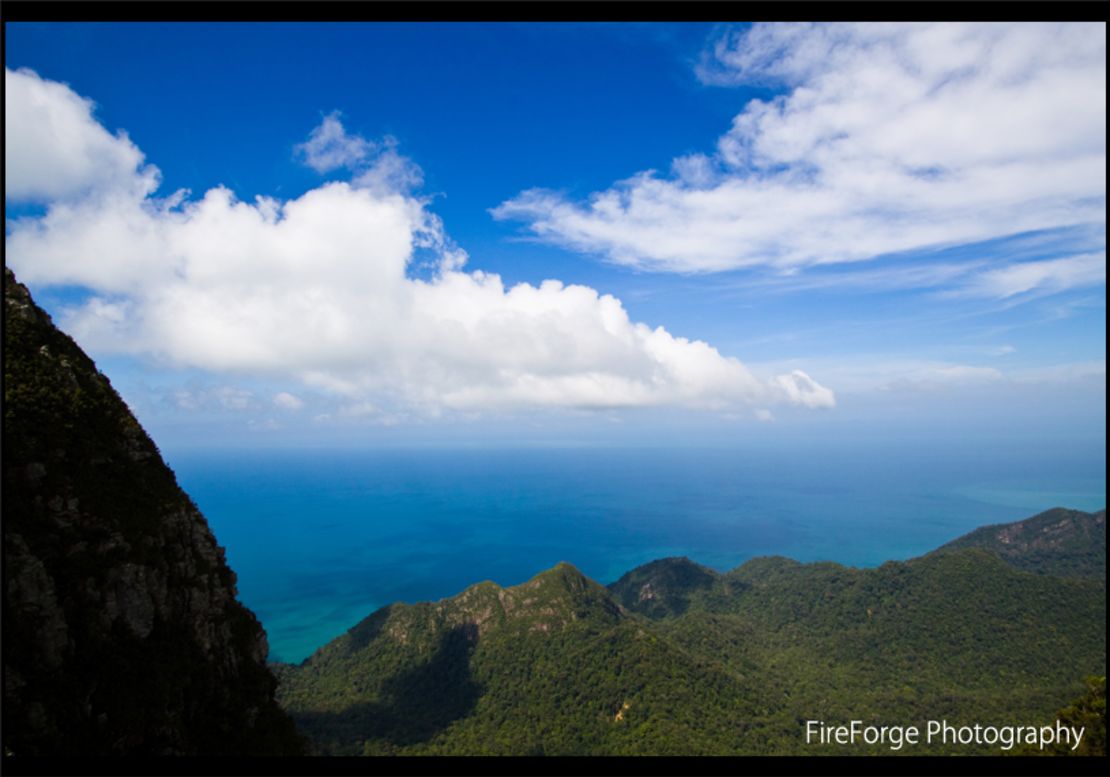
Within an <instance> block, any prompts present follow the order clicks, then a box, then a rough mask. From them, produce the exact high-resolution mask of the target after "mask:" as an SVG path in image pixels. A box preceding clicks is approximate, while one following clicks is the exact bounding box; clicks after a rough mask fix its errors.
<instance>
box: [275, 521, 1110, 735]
mask: <svg viewBox="0 0 1110 777" xmlns="http://www.w3.org/2000/svg"><path fill="white" fill-rule="evenodd" d="M1049 512H1050V513H1053V514H1055V512H1054V511H1049ZM1068 514H1069V516H1070V520H1071V522H1072V523H1071V525H1072V529H1069V530H1068V532H1067V533H1070V534H1074V536H1075V537H1086V538H1090V537H1092V536H1096V535H1095V532H1093V531H1088V529H1089V528H1090V525H1092V524H1097V521H1098V520H1099V518H1098V516H1099V515H1100V513H1095V514H1086V513H1077V512H1076V511H1070V512H1069V513H1068ZM1043 515H1046V514H1042V516H1043ZM1042 516H1035V517H1034V518H1032V519H1029V520H1028V521H1023V522H1018V524H1011V525H1010V526H1011V527H1016V528H1011V529H1010V531H1012V532H1017V533H1018V534H1022V533H1023V532H1025V531H1028V529H1026V528H1023V527H1022V526H1021V524H1025V523H1029V522H1032V524H1031V525H1032V527H1033V528H1034V529H1036V528H1037V527H1039V526H1040V524H1041V523H1043V522H1044V519H1043V517H1042ZM990 536H993V535H982V534H977V533H976V532H972V533H971V534H969V535H967V537H966V538H961V540H965V541H964V542H963V543H962V544H963V545H964V546H965V547H951V545H952V543H950V544H949V545H948V546H945V547H944V548H943V549H938V551H935V552H933V553H929V554H926V555H924V556H922V557H919V558H916V559H911V560H909V561H905V562H887V563H886V564H883V565H882V566H880V567H877V568H874V569H855V568H851V567H845V566H842V565H840V564H835V563H831V562H822V563H814V564H801V563H799V562H797V561H793V560H791V559H787V558H782V557H764V558H756V559H751V560H749V561H748V562H745V563H744V564H742V565H740V566H739V567H737V568H736V569H733V570H731V571H729V572H726V573H723V574H722V573H718V572H715V571H714V570H711V569H709V568H707V567H703V566H701V565H699V564H696V563H695V562H693V561H690V560H689V559H686V558H670V559H660V560H658V561H654V562H651V563H649V564H645V565H643V566H641V567H637V568H636V569H634V570H631V571H630V572H628V573H627V574H625V575H624V576H622V577H621V578H620V579H619V580H618V581H616V582H615V583H613V584H612V585H610V586H609V587H608V588H605V587H602V586H600V585H599V584H597V583H594V582H593V581H590V580H589V579H588V578H586V577H585V576H584V575H582V574H581V573H580V572H579V571H578V570H576V569H574V567H572V566H571V565H569V564H565V563H563V564H560V565H558V566H557V567H555V568H554V569H552V570H548V571H546V572H543V573H540V574H539V575H537V576H536V577H535V578H533V579H532V580H530V581H528V582H526V583H523V584H521V585H519V586H513V587H510V588H502V587H500V586H498V585H496V584H494V583H490V582H485V583H480V584H478V585H475V586H471V587H470V588H468V589H466V591H464V592H462V593H461V594H459V595H457V596H455V597H451V598H449V599H444V600H441V601H439V602H435V603H421V604H415V605H401V604H399V605H392V606H390V607H387V608H383V609H382V610H379V611H378V612H376V613H374V614H373V615H371V616H370V617H369V618H367V619H365V620H364V621H362V622H361V623H360V624H358V625H357V626H356V627H354V628H353V629H351V630H350V632H348V634H346V635H344V636H342V637H340V638H338V639H336V640H334V641H333V642H331V643H329V644H328V645H326V646H325V647H323V648H321V649H320V650H319V651H318V652H317V653H316V654H314V655H313V656H311V657H310V658H309V659H307V660H306V661H305V662H303V663H302V664H301V665H299V666H291V665H281V666H279V667H278V669H277V671H278V674H279V677H280V680H281V684H280V687H279V700H280V701H281V703H282V704H283V705H284V706H285V707H286V709H288V710H289V712H290V713H291V714H292V715H293V717H294V719H295V720H296V721H297V723H298V725H299V726H300V727H301V729H302V731H304V732H305V733H306V734H307V735H308V736H309V737H310V738H311V739H312V740H313V741H314V743H315V746H316V747H317V749H318V751H319V752H321V753H342V754H358V753H364V754H387V753H388V754H393V753H406V754H417V753H420V754H538V753H550V754H703V755H704V754H818V753H841V754H844V752H845V751H844V750H843V749H837V748H836V747H835V746H819V745H807V744H805V742H804V728H803V724H804V721H805V720H807V719H819V720H829V721H846V720H851V719H854V718H855V719H863V720H868V721H874V722H876V723H890V722H892V721H894V722H897V721H905V722H906V723H907V724H910V723H919V724H923V721H925V720H928V719H937V718H940V717H947V718H949V719H955V720H964V721H965V722H972V723H973V722H976V721H984V722H992V721H993V722H995V723H1004V722H1005V721H1010V722H1011V723H1014V724H1032V723H1035V722H1037V721H1040V720H1048V719H1049V718H1050V716H1051V715H1053V714H1054V713H1055V711H1056V710H1058V709H1060V708H1061V707H1062V706H1064V705H1065V704H1067V703H1068V702H1070V701H1071V700H1072V699H1074V698H1075V697H1076V696H1077V695H1078V694H1079V693H1080V692H1081V691H1082V689H1083V688H1084V684H1083V683H1084V678H1085V677H1086V676H1087V675H1105V664H1106V651H1105V622H1106V618H1105V610H1106V594H1105V581H1104V580H1095V579H1089V578H1084V577H1060V576H1052V575H1048V574H1043V573H1040V572H1031V571H1027V569H1024V568H1022V567H1023V566H1028V563H1027V559H1024V558H1023V557H1022V554H1021V553H1020V552H1018V553H1014V552H1011V553H1009V554H1008V555H1007V556H1005V557H1000V556H999V555H997V554H996V553H994V552H992V551H991V550H989V549H987V548H988V547H989V546H990V543H989V542H987V541H986V539H984V537H986V538H988V539H989V537H990ZM1078 544H1079V543H1078V542H1071V541H1070V540H1069V541H1068V542H1054V543H1053V544H1052V546H1051V548H1050V549H1048V550H1046V549H1045V548H1043V547H1041V546H1039V545H1037V546H1030V551H1029V553H1030V554H1031V555H1033V554H1036V556H1035V557H1036V558H1037V559H1038V564H1046V563H1047V564H1051V562H1052V556H1053V553H1060V554H1064V553H1067V554H1070V555H1074V551H1075V550H1076V548H1077V547H1078ZM941 550H943V552H941ZM1010 550H1011V551H1012V548H1011V549H1010ZM1096 552H1101V553H1102V554H1103V555H1104V554H1105V548H1104V546H1103V547H1101V548H1098V549H1096V550H1095V551H1092V553H1096ZM1088 555H1090V554H1088ZM1015 560H1016V561H1017V562H1018V563H1017V564H1015V563H1014V561H1015ZM436 699H447V700H449V702H448V703H446V704H443V703H436V702H434V701H433V700H436ZM430 709H434V712H433V711H430ZM383 721H384V723H383ZM387 724H388V725H387ZM911 751H912V752H918V753H941V752H960V753H962V752H969V750H968V748H967V747H961V746H951V747H948V748H944V747H938V746H933V747H931V748H928V749H922V748H918V749H916V750H914V749H913V748H908V749H907V750H904V751H903V752H911ZM971 751H973V752H984V753H986V752H997V750H996V749H992V748H985V747H980V748H979V749H978V750H976V749H975V748H972V750H971ZM851 752H876V753H885V752H890V750H889V749H888V748H885V747H881V746H878V747H870V748H869V747H860V748H857V749H855V750H852V751H851Z"/></svg>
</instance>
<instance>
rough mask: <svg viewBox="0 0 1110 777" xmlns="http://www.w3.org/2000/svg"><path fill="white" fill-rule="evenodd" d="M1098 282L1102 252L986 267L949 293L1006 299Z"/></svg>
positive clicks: (1102, 268) (1103, 275)
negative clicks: (986, 268) (983, 270)
mask: <svg viewBox="0 0 1110 777" xmlns="http://www.w3.org/2000/svg"><path fill="white" fill-rule="evenodd" d="M1100 283H1101V284H1105V283H1106V253H1105V252H1104V251H1103V252H1098V253H1090V254H1080V255H1078V256H1068V257H1064V258H1062V259H1048V260H1045V261H1041V262H1021V263H1018V264H1011V265H1009V266H1007V267H999V268H997V269H993V270H987V271H985V272H982V273H980V274H979V275H977V276H975V277H974V278H973V279H971V281H970V282H969V283H968V284H967V285H966V286H964V287H963V288H961V289H959V290H957V291H954V292H951V293H952V294H955V295H960V296H982V297H995V298H998V299H1007V298H1009V297H1014V296H1017V295H1019V294H1026V293H1030V292H1041V293H1051V292H1055V291H1060V290H1062V289H1070V288H1074V287H1077V286H1089V285H1094V284H1100Z"/></svg>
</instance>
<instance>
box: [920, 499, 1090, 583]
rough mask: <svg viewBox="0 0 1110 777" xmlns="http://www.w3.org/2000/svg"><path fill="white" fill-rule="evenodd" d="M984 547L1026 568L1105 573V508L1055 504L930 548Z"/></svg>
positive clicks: (1054, 572) (1066, 574)
mask: <svg viewBox="0 0 1110 777" xmlns="http://www.w3.org/2000/svg"><path fill="white" fill-rule="evenodd" d="M962 548H983V549H984V550H988V551H990V552H991V553H993V554H995V555H996V556H998V557H999V558H1002V559H1004V560H1005V561H1007V562H1008V563H1010V564H1012V565H1014V566H1016V567H1018V568H1019V569H1024V570H1026V571H1028V572H1036V573H1038V574H1042V575H1055V576H1057V577H1086V578H1092V579H1095V580H1105V579H1106V511H1105V510H1100V511H1098V512H1097V513H1084V512H1081V511H1079V510H1066V509H1064V508H1062V507H1057V508H1054V509H1052V510H1047V511H1045V512H1043V513H1041V514H1040V515H1035V516H1033V517H1032V518H1027V519H1026V520H1024V521H1018V522H1017V523H1007V524H1001V525H995V526H983V527H982V528H979V529H976V530H975V531H973V532H971V533H970V534H966V535H964V536H963V537H960V538H958V539H955V540H953V541H952V542H949V543H948V544H947V545H943V546H941V547H940V548H938V549H937V550H936V551H934V552H935V553H945V552H947V551H949V550H959V549H962Z"/></svg>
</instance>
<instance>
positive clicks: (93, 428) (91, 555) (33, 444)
mask: <svg viewBox="0 0 1110 777" xmlns="http://www.w3.org/2000/svg"><path fill="white" fill-rule="evenodd" d="M3 408H4V440H3V443H4V446H3V450H4V457H3V499H4V520H3V546H4V564H3V567H4V606H3V634H4V704H3V728H2V736H3V747H4V753H5V755H6V756H9V755H10V756H14V757H17V758H18V757H21V756H33V755H96V754H105V755H142V754H147V755H159V754H224V755H228V754H282V753H297V752H301V750H302V747H303V745H302V741H301V739H300V737H299V736H298V735H297V734H296V732H295V730H294V728H293V724H292V721H291V720H290V719H289V718H288V716H287V715H286V714H285V713H284V712H283V711H282V710H281V709H280V708H279V707H278V706H277V705H276V703H275V702H274V686H275V680H274V678H273V676H272V675H271V673H270V671H269V670H268V668H267V666H266V663H265V659H266V653H267V647H266V635H265V633H264V632H263V630H262V627H261V625H260V624H259V622H258V620H257V619H256V618H255V617H254V615H253V614H252V613H251V612H250V610H248V609H246V608H245V607H243V605H241V604H240V603H239V602H238V601H237V600H236V598H235V595H236V590H235V575H234V573H233V572H232V571H231V570H230V569H229V568H228V566H227V564H226V563H225V561H224V552H223V549H222V548H220V547H219V545H217V544H216V540H215V538H214V537H213V536H212V533H211V532H210V531H209V528H208V524H207V522H206V521H205V519H204V516H202V515H201V514H200V512H199V511H198V510H197V508H196V506H195V505H194V504H193V502H192V500H190V499H189V497H188V496H187V495H186V494H185V493H184V492H182V490H181V489H180V488H179V487H178V485H177V482H176V479H175V478H174V475H173V472H171V471H170V469H169V468H168V467H167V466H166V465H165V463H164V462H163V461H162V457H161V456H160V455H159V452H158V449H157V448H156V447H155V445H154V443H153V442H152V441H151V439H150V438H149V437H148V436H147V434H146V432H145V431H143V429H142V427H141V426H139V423H138V421H136V420H135V417H134V416H133V415H132V414H131V411H130V410H129V409H128V408H127V405H126V404H124V402H123V400H121V399H120V397H119V395H117V394H116V392H115V390H114V389H113V388H112V386H111V384H110V383H109V382H108V379H107V378H106V377H104V375H102V374H100V373H99V372H98V371H97V369H96V366H95V365H94V364H93V362H92V360H90V359H89V357H88V356H86V355H85V354H84V353H83V352H82V351H81V349H80V348H78V347H77V345H76V344H75V343H74V342H73V340H71V339H70V338H69V337H68V336H66V335H65V334H63V333H62V332H60V331H59V330H58V329H56V328H55V327H54V325H53V323H52V322H51V320H50V317H49V316H48V315H47V314H46V312H45V311H43V310H42V309H41V308H39V307H38V306H37V305H36V304H35V303H34V301H33V300H32V299H31V295H30V294H29V293H28V291H27V289H26V287H24V286H23V285H22V284H20V283H18V282H17V281H16V279H15V276H14V275H13V274H12V273H11V271H10V270H5V277H4V406H3Z"/></svg>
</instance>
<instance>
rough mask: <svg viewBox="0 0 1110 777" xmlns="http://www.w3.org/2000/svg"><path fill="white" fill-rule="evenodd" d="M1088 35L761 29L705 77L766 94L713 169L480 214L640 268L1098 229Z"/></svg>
mask: <svg viewBox="0 0 1110 777" xmlns="http://www.w3.org/2000/svg"><path fill="white" fill-rule="evenodd" d="M1105 60H1106V29H1105V26H1104V25H1102V24H1014V25H1010V24H904V25H902V24H814V25H808V24H803V25H795V24H758V25H755V26H754V27H752V28H751V29H750V30H748V31H744V32H740V33H736V34H731V35H728V36H726V37H725V38H722V39H721V40H720V41H718V42H717V44H716V46H715V47H714V49H713V55H712V56H711V57H710V58H709V59H708V60H707V61H706V62H703V64H702V66H701V68H700V71H699V72H700V73H701V75H702V77H703V80H707V81H710V82H717V83H721V82H728V83H737V84H740V83H762V84H774V85H777V86H781V87H784V88H785V90H786V91H785V92H784V93H783V94H781V95H780V96H778V97H776V98H774V99H771V100H752V101H751V102H749V103H748V104H747V106H746V107H745V108H744V110H743V111H742V112H741V113H740V114H739V115H737V116H736V117H735V119H734V121H733V125H732V128H731V129H730V130H729V131H728V132H727V133H726V134H725V135H723V136H722V137H721V138H720V139H719V141H718V143H717V148H716V151H715V153H714V154H713V155H712V156H707V155H697V154H695V155H690V156H687V157H682V158H679V159H676V160H675V162H674V164H673V165H672V174H671V176H669V177H661V176H659V175H658V174H657V173H655V172H654V171H647V172H643V173H640V174H638V175H635V176H633V177H632V178H629V179H628V180H626V181H622V182H619V183H617V184H615V185H614V186H613V187H612V188H610V189H607V190H605V191H601V192H597V193H595V194H593V195H592V196H591V197H590V199H589V201H588V202H584V203H583V202H575V201H571V200H568V199H567V198H566V197H565V196H563V195H561V194H558V193H556V192H552V191H548V190H543V189H532V190H529V191H525V192H522V193H521V194H520V195H518V196H517V197H515V198H513V199H511V200H508V201H506V202H504V203H502V204H501V205H500V206H498V207H497V208H495V209H493V210H492V213H493V215H494V216H495V217H496V218H499V219H519V220H522V221H525V222H527V225H528V228H529V229H530V230H531V231H532V232H533V233H534V234H535V235H536V236H538V237H539V238H540V239H543V240H546V241H550V242H553V243H557V244H562V245H565V246H568V247H570V248H573V249H576V250H582V251H588V252H596V253H600V254H602V255H604V256H606V257H607V258H608V259H609V260H611V261H613V262H616V263H618V264H623V265H629V266H633V267H637V268H640V269H646V270H663V271H675V272H686V273H695V272H713V271H720V270H728V269H733V268H741V267H751V266H757V265H767V266H771V267H774V268H778V269H780V270H787V269H791V268H797V267H800V266H806V265H813V264H822V263H834V262H852V261H859V260H865V259H868V258H871V257H874V256H877V255H880V254H884V253H890V252H899V251H906V250H911V249H918V248H922V247H928V246H940V245H948V244H957V243H966V242H972V241H980V240H986V239H989V238H993V237H998V236H1002V235H1010V234H1014V233H1018V232H1023V231H1032V230H1040V229H1048V228H1054V227H1061V226H1070V225H1076V224H1085V223H1088V224H1104V223H1105V197H1106V66H1105Z"/></svg>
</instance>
